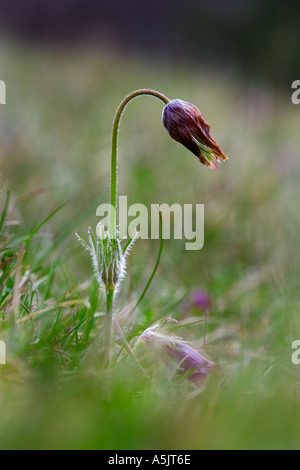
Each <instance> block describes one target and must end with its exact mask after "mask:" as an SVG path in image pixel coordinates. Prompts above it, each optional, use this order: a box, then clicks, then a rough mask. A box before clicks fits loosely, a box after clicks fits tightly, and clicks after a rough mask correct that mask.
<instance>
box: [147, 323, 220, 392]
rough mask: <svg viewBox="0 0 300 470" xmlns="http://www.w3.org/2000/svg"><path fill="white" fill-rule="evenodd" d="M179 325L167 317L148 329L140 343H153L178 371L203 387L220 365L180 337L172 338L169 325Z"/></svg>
mask: <svg viewBox="0 0 300 470" xmlns="http://www.w3.org/2000/svg"><path fill="white" fill-rule="evenodd" d="M170 322H171V323H177V321H176V320H174V319H173V318H171V317H166V318H164V319H162V320H160V321H158V322H156V323H155V324H154V325H152V326H150V327H149V328H147V329H146V330H145V331H144V332H143V334H142V335H141V336H140V337H139V339H138V342H142V343H151V344H153V345H154V346H156V347H158V348H159V352H160V354H161V353H162V352H164V353H166V354H167V355H168V356H169V357H170V358H171V359H172V360H173V361H174V363H175V365H176V371H177V372H178V373H179V374H183V375H185V376H186V377H187V378H188V379H189V380H190V381H191V382H193V383H194V384H195V385H196V386H197V387H199V388H200V387H202V385H203V382H204V381H205V379H206V377H207V374H208V373H209V372H210V371H211V370H212V369H214V368H215V367H216V366H217V365H218V364H216V363H214V362H211V361H209V360H208V359H206V358H205V357H204V356H202V354H200V353H199V352H198V351H196V349H194V348H193V347H192V346H190V345H189V344H187V341H184V340H183V339H182V338H179V337H178V336H172V335H170V334H169V333H167V332H166V331H165V328H164V327H165V325H166V324H168V323H170Z"/></svg>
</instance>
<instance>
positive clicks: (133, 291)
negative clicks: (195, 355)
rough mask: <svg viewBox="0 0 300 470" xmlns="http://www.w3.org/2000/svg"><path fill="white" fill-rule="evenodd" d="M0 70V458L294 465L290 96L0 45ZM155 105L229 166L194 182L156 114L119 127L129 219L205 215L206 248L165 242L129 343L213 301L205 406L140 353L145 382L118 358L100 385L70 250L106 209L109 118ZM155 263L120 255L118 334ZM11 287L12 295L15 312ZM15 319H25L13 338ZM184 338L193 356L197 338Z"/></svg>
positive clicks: (180, 66)
mask: <svg viewBox="0 0 300 470" xmlns="http://www.w3.org/2000/svg"><path fill="white" fill-rule="evenodd" d="M0 56H1V57H0V58H1V77H0V78H1V79H2V80H5V82H6V85H7V104H6V105H5V106H2V105H1V108H0V159H1V173H2V175H1V185H2V191H3V193H2V199H1V205H2V210H3V208H4V204H5V197H6V191H7V189H9V190H10V202H9V206H8V211H7V214H6V223H5V224H4V226H3V229H2V233H1V241H0V244H1V246H0V247H1V250H2V254H3V258H2V262H1V263H2V264H1V272H0V274H1V285H0V288H1V293H0V295H1V298H0V299H1V320H2V331H1V333H0V334H1V339H5V341H6V342H7V352H8V356H7V365H6V366H1V368H0V416H1V419H0V447H1V448H2V449H4V448H73V449H76V448H77V449H79V448H80V449H81V448H84V449H95V448H99V449H149V448H150V449H216V448H226V449H231V448H235V449H240V448H259V449H262V448H299V447H300V446H299V438H300V429H299V428H300V424H299V423H300V420H299V412H300V405H299V385H300V383H299V372H300V365H299V366H296V365H293V364H292V362H291V354H292V349H291V342H292V341H293V340H295V339H300V324H299V293H300V292H299V291H300V289H299V275H300V269H299V228H300V226H299V225H300V217H299V198H300V188H299V177H300V169H299V148H300V134H299V128H300V107H297V106H294V105H292V103H291V99H290V90H289V87H290V84H288V85H287V89H285V90H278V89H275V88H273V86H272V83H270V82H264V83H262V82H259V81H256V82H255V81H248V80H247V79H246V78H243V79H242V78H241V77H239V75H237V74H235V73H234V72H233V71H230V70H225V71H223V70H221V69H218V68H217V67H216V68H215V69H213V68H209V69H207V68H206V67H205V64H203V66H201V67H199V68H193V67H192V66H191V65H186V64H185V63H183V62H179V63H176V64H173V65H170V64H168V65H167V64H165V63H164V62H163V61H161V62H159V61H156V62H151V61H146V60H145V59H144V60H141V58H136V57H133V56H125V55H122V56H118V55H116V54H112V53H105V52H103V51H97V52H95V51H91V52H89V53H87V50H86V49H85V48H83V49H80V48H79V49H78V48H77V49H76V50H75V49H74V50H73V51H72V50H70V49H68V51H64V50H63V49H61V50H55V51H53V50H50V49H49V50H47V49H45V48H44V49H42V50H39V49H38V48H35V47H33V46H32V45H31V46H20V45H18V44H11V43H4V44H2V47H1V51H0ZM150 87H151V88H154V89H157V90H159V91H161V92H162V93H164V94H166V95H167V96H168V97H170V98H181V99H184V100H186V101H190V102H192V103H194V104H195V105H196V106H198V107H199V109H200V110H201V112H202V113H203V115H204V117H205V119H206V120H207V121H208V122H209V123H210V124H211V126H212V136H213V137H214V138H215V139H216V140H217V142H218V143H219V145H220V146H221V148H222V150H223V151H224V152H225V153H226V154H228V155H229V157H230V158H229V160H228V161H227V162H226V163H223V164H222V165H220V167H219V169H218V170H217V171H216V172H213V171H210V170H208V169H206V168H204V167H203V166H201V165H200V163H199V162H198V161H197V159H196V157H194V156H193V155H192V154H190V153H189V152H188V151H187V150H186V149H185V148H184V147H182V146H180V145H179V144H178V143H176V142H174V141H172V140H171V139H170V138H169V136H168V134H167V132H166V131H165V129H164V128H163V126H162V124H161V111H162V104H161V103H160V102H159V101H158V100H155V99H151V98H149V97H143V98H139V99H138V100H135V101H134V102H133V103H131V104H130V106H129V107H128V109H127V110H126V113H125V115H124V118H123V120H122V126H121V133H120V139H119V189H120V193H121V194H125V195H128V202H129V204H131V203H135V202H140V203H144V204H146V205H150V204H154V203H162V202H166V203H169V204H173V203H174V202H179V203H181V204H184V203H200V204H205V245H204V248H203V249H202V250H201V251H199V252H192V251H190V252H189V251H185V249H184V243H185V242H184V241H180V240H170V241H166V242H165V244H164V251H163V255H162V260H161V264H160V268H159V270H158V273H157V276H156V278H155V280H154V281H153V284H152V286H151V288H150V290H149V291H148V293H147V296H146V297H145V299H144V302H143V304H142V305H141V307H140V308H139V310H138V311H136V313H135V315H136V326H137V328H138V329H137V330H136V331H137V332H138V331H142V329H143V328H145V327H147V326H149V325H150V324H151V323H153V322H154V321H156V320H158V319H159V318H162V317H165V316H166V315H172V316H173V317H174V318H177V319H178V320H183V318H184V314H185V313H184V301H185V302H187V301H188V299H189V295H190V292H191V290H193V289H203V290H205V291H206V292H208V293H209V294H210V295H211V297H212V302H213V305H212V309H211V312H210V315H209V318H208V334H207V345H206V352H205V355H206V356H207V357H209V358H210V359H211V360H213V361H215V362H218V363H220V367H219V368H218V370H217V371H216V372H214V373H212V374H211V375H210V377H209V380H208V381H207V384H206V387H205V389H204V390H203V391H202V392H201V393H197V390H195V389H194V388H193V386H192V385H191V384H190V383H189V382H188V381H186V380H184V379H183V378H181V377H173V378H170V377H169V376H168V374H167V373H166V369H165V366H164V365H163V364H162V363H161V362H160V361H159V358H158V357H157V354H156V353H155V351H154V350H153V349H151V348H146V350H145V351H142V352H141V353H139V354H140V356H139V358H140V360H141V361H142V363H143V364H144V367H145V368H146V370H147V373H148V375H149V377H150V379H149V380H145V379H144V377H143V376H141V375H140V374H139V372H138V369H137V368H136V366H135V365H134V364H132V363H131V362H130V360H129V359H127V358H126V356H125V355H122V356H121V359H120V362H119V363H118V364H115V365H114V366H113V367H112V368H111V370H109V371H107V370H103V369H102V367H101V363H100V361H99V358H98V355H97V350H98V349H99V348H101V334H102V329H101V325H102V317H101V315H96V317H94V314H95V313H101V312H102V311H103V308H104V305H103V299H102V296H101V294H98V292H97V286H96V285H95V282H94V281H93V276H92V270H91V265H90V260H89V257H88V253H87V252H84V251H83V250H82V248H81V246H80V245H79V244H78V242H77V241H76V239H75V236H74V233H75V231H77V232H78V233H79V234H80V235H81V236H82V237H84V238H86V233H87V228H88V226H89V225H92V226H95V225H96V223H97V222H98V220H97V218H96V216H95V210H96V207H97V205H98V204H100V203H102V202H107V201H108V198H109V184H110V182H109V173H110V168H109V156H110V132H111V127H112V119H113V115H114V112H115V110H116V108H117V106H118V104H119V102H120V101H121V99H122V98H123V97H124V96H125V95H126V94H127V93H129V92H130V91H132V90H134V89H136V88H150ZM66 202H67V204H66V205H64V206H63V207H62V208H60V210H59V211H58V212H57V213H55V214H54V215H53V217H51V219H50V220H49V221H48V222H47V223H45V224H44V225H43V226H41V227H40V229H39V230H38V231H36V232H35V229H36V228H37V227H38V226H39V224H41V222H42V221H43V220H45V219H46V218H47V217H48V216H49V215H50V214H51V213H52V212H53V211H54V210H55V209H56V208H57V207H59V206H60V205H61V204H63V203H66ZM30 234H31V235H32V239H31V240H30V241H28V237H29V236H30ZM22 240H24V241H25V249H26V254H25V256H24V258H23V260H22V264H21V266H20V268H18V266H17V263H16V259H17V257H14V255H18V254H19V253H20V249H21V242H22ZM158 248H159V242H158V241H157V240H153V241H151V240H148V241H141V240H140V241H138V242H137V243H136V245H135V247H134V250H133V252H132V254H131V257H130V260H129V265H128V276H127V280H126V282H125V284H124V286H123V289H122V293H121V294H120V297H119V304H118V306H119V309H120V311H121V317H120V322H121V324H122V327H123V329H124V332H125V333H126V332H127V329H128V328H127V326H128V322H129V321H132V318H129V319H128V318H127V316H126V311H125V313H124V309H125V308H126V307H127V306H128V305H129V304H130V303H132V302H134V301H135V300H136V299H137V298H138V296H139V294H140V293H141V291H142V289H143V287H144V285H145V283H146V282H147V279H148V277H149V275H150V273H151V269H152V268H153V266H154V263H155V258H156V254H157V251H158ZM7 259H8V261H6V263H5V260H7ZM3 263H5V264H3ZM7 266H9V267H10V270H7V269H6V268H7ZM17 275H19V276H20V279H21V281H22V279H23V280H24V282H23V284H21V287H20V289H21V299H20V301H21V304H20V305H19V306H17V307H16V306H14V296H15V291H14V289H13V286H14V282H15V281H14V280H15V279H16V276H17ZM23 276H24V278H23ZM14 309H15V315H14V314H13V312H14ZM43 312H44V313H43ZM193 313H194V314H195V315H197V317H198V320H199V319H200V320H203V315H202V313H201V312H193ZM28 314H35V315H33V316H32V318H31V319H30V320H27V321H26V322H21V323H20V322H19V323H17V324H14V320H18V319H19V320H20V319H22V318H23V317H25V316H26V315H28ZM16 316H17V318H16ZM179 334H180V335H182V336H183V337H185V339H189V340H193V341H194V343H193V344H194V345H195V346H197V347H199V348H200V349H199V350H201V348H202V344H203V335H204V323H203V322H201V323H198V324H195V325H193V326H186V327H184V328H181V329H180V331H179ZM119 348H120V342H119V340H118V337H117V336H116V337H115V350H116V352H118V351H119ZM195 392H196V393H195Z"/></svg>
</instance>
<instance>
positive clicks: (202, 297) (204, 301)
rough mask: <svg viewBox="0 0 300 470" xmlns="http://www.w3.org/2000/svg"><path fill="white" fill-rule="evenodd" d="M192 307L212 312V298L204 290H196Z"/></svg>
mask: <svg viewBox="0 0 300 470" xmlns="http://www.w3.org/2000/svg"><path fill="white" fill-rule="evenodd" d="M190 299H191V307H194V308H195V307H196V308H198V309H200V310H210V307H211V298H210V296H209V295H208V294H207V293H206V292H204V291H203V290H194V291H193V292H192V293H191V297H190Z"/></svg>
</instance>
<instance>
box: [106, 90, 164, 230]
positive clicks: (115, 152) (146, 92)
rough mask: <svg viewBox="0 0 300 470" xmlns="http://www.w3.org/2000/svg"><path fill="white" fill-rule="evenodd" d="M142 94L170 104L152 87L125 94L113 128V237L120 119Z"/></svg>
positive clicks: (111, 185)
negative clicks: (125, 110)
mask: <svg viewBox="0 0 300 470" xmlns="http://www.w3.org/2000/svg"><path fill="white" fill-rule="evenodd" d="M142 95H149V96H154V97H155V98H158V99H160V100H161V101H163V102H164V103H165V104H168V103H169V102H170V100H169V99H168V98H167V97H166V96H165V95H163V94H162V93H159V92H158V91H155V90H151V89H141V90H136V91H133V92H132V93H129V95H127V96H125V98H124V99H123V101H121V103H120V105H119V107H118V109H117V111H116V114H115V117H114V122H113V129H112V145H111V184H110V204H111V207H113V208H114V210H112V211H111V214H110V235H111V237H114V236H115V231H116V224H117V222H116V213H117V184H118V181H117V171H118V167H117V157H118V134H119V125H120V119H121V116H122V113H123V111H124V109H125V108H126V106H127V104H128V103H129V101H131V100H132V99H134V98H137V97H138V96H142Z"/></svg>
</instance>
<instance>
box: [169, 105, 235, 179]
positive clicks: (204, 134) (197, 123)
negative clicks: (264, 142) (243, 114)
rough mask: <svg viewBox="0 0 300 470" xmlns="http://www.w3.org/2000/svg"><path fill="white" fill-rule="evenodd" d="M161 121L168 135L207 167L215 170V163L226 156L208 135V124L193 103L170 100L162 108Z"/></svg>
mask: <svg viewBox="0 0 300 470" xmlns="http://www.w3.org/2000/svg"><path fill="white" fill-rule="evenodd" d="M162 122H163V125H164V126H165V128H166V129H167V131H168V132H169V134H170V136H171V137H172V138H173V139H174V140H176V141H177V142H179V143H181V144H182V145H184V146H185V147H186V148H187V149H189V150H190V151H191V152H192V153H193V154H194V155H196V156H197V157H198V158H199V160H200V162H201V163H202V164H203V165H205V166H207V167H208V168H212V169H214V170H216V169H217V167H218V166H217V163H218V162H220V161H221V160H226V159H227V158H228V157H227V156H226V155H225V154H224V153H223V152H222V150H221V149H220V147H219V145H218V144H217V142H216V141H215V140H214V139H213V138H212V137H211V136H210V133H209V131H210V126H209V124H208V123H207V122H206V121H205V120H204V118H203V116H202V114H201V113H200V111H199V109H198V108H197V107H196V106H195V105H193V104H191V103H188V102H187V101H182V100H178V99H176V100H172V101H170V102H169V103H168V104H167V105H166V106H165V107H164V109H163V113H162Z"/></svg>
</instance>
